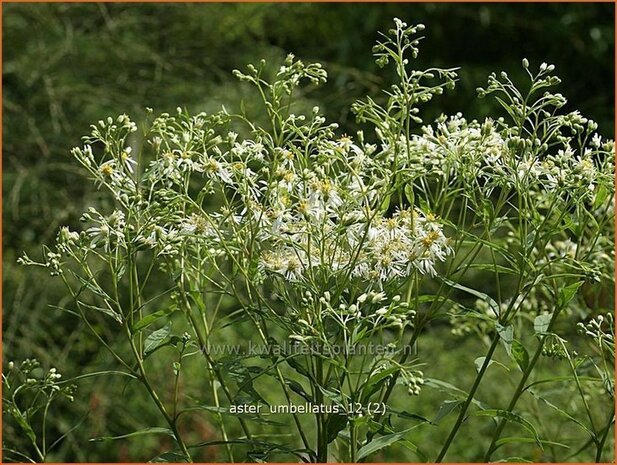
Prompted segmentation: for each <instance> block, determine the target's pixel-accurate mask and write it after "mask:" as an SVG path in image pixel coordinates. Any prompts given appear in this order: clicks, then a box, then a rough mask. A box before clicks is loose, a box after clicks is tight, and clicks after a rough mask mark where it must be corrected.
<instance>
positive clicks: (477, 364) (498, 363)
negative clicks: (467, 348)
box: [473, 357, 510, 372]
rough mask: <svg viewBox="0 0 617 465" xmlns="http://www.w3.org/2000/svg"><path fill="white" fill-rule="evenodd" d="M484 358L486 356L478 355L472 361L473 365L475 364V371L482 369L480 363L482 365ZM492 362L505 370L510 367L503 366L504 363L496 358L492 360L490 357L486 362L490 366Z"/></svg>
mask: <svg viewBox="0 0 617 465" xmlns="http://www.w3.org/2000/svg"><path fill="white" fill-rule="evenodd" d="M485 360H486V357H478V358H477V359H475V360H474V362H473V363H474V365H475V366H476V371H477V372H480V370H481V369H482V365H484V361H485ZM493 363H494V364H497V365H499V366H500V367H502V368H504V369H505V370H506V371H510V369H509V368H508V367H507V366H505V365H504V364H503V363H501V362H498V361H497V360H492V359H491V360H490V361H489V362H488V366H489V367H490V366H491V365H492V364H493ZM487 368H488V367H487Z"/></svg>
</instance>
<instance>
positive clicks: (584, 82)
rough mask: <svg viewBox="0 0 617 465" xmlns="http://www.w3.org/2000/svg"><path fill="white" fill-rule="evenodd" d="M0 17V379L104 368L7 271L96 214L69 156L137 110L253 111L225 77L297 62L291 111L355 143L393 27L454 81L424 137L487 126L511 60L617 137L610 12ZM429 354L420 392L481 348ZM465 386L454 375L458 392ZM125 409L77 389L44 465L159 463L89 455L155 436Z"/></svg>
mask: <svg viewBox="0 0 617 465" xmlns="http://www.w3.org/2000/svg"><path fill="white" fill-rule="evenodd" d="M3 10H4V14H3V18H2V20H3V43H4V44H5V47H4V50H3V77H2V78H3V102H2V104H3V112H4V113H3V115H4V118H3V128H2V129H3V149H4V152H3V173H2V175H3V183H2V189H3V199H4V204H3V224H4V228H3V231H2V234H3V244H4V250H3V260H4V261H3V269H4V273H3V278H2V279H3V295H4V301H3V309H4V311H3V327H4V333H3V338H4V339H3V341H4V363H5V364H6V363H7V362H8V361H9V360H13V359H15V360H21V359H24V358H26V357H37V358H39V360H41V361H42V362H43V365H44V366H46V367H49V366H57V367H58V369H59V370H60V371H61V372H62V373H64V374H65V375H66V376H68V377H72V376H77V375H79V374H81V373H83V372H92V371H96V370H101V369H105V368H109V367H111V366H113V362H112V361H111V360H109V358H108V356H107V355H105V354H103V353H101V352H100V350H99V347H98V346H97V344H95V343H94V342H93V341H92V340H91V339H89V338H88V337H87V336H84V332H83V331H82V330H83V328H80V327H75V321H76V320H75V319H74V318H73V317H72V316H70V315H68V314H65V313H62V312H59V311H57V310H54V309H53V308H50V305H52V306H54V305H55V306H62V305H65V304H67V302H66V296H65V293H64V289H63V287H62V286H61V285H60V284H59V283H58V282H56V281H54V280H51V279H50V278H49V277H48V276H46V275H45V273H43V272H34V271H33V270H32V269H23V268H20V267H18V266H17V265H16V264H15V261H16V258H17V257H18V256H19V255H20V254H21V253H22V252H23V251H27V252H28V253H30V254H32V255H34V256H36V255H37V251H38V250H39V247H40V244H42V243H48V242H50V241H51V240H52V239H53V238H54V236H55V234H56V231H57V229H58V227H59V226H61V225H65V224H66V225H73V226H76V223H77V222H78V218H79V216H80V214H81V212H82V211H83V210H84V209H85V207H86V206H87V205H92V204H94V205H100V204H101V202H102V201H101V199H100V198H99V194H98V193H97V192H96V190H94V189H93V187H92V186H91V185H90V184H89V183H88V182H86V180H85V179H84V178H83V173H82V172H81V171H80V170H79V169H78V168H77V166H76V164H74V163H73V162H72V160H71V158H70V155H69V149H70V148H71V147H73V146H75V145H78V144H79V143H80V136H81V135H83V134H85V133H86V132H87V130H88V126H89V124H91V123H93V122H96V121H97V120H99V119H101V118H103V117H106V116H108V115H117V114H120V113H127V114H130V115H131V116H132V117H133V118H134V119H135V120H138V121H139V119H140V118H141V117H143V115H144V114H145V107H152V108H154V110H155V112H162V111H172V110H173V109H175V108H176V107H178V106H181V107H186V108H187V109H188V110H189V111H192V112H195V111H202V110H205V111H214V110H217V109H219V108H220V106H221V105H225V107H226V108H228V109H230V110H237V109H239V107H240V102H241V101H242V100H245V101H246V103H247V108H248V110H249V111H255V110H253V109H252V107H251V106H250V99H251V94H250V93H249V92H248V91H247V89H246V88H245V87H244V86H243V85H241V84H240V83H239V82H236V80H235V79H234V78H233V77H232V76H231V71H232V70H233V69H234V68H243V67H244V66H245V65H246V64H247V63H251V62H256V61H258V60H259V59H260V58H265V59H266V60H267V61H268V63H269V65H270V66H271V69H272V70H276V69H277V68H278V65H279V64H280V62H281V61H282V59H283V58H284V56H285V55H286V54H287V53H288V52H293V53H294V54H295V55H296V56H298V57H299V58H301V59H303V60H305V61H319V62H321V63H323V64H324V65H325V67H326V69H327V70H328V73H329V83H328V84H327V85H326V86H324V87H323V88H321V89H319V90H317V91H315V92H313V93H311V94H309V95H306V96H303V99H304V102H305V104H306V106H307V107H308V108H310V106H312V105H314V104H317V105H319V106H320V107H321V108H322V109H323V110H324V111H325V113H326V115H327V116H328V117H329V119H331V120H334V121H338V122H339V123H340V124H341V132H347V133H353V132H354V131H356V130H357V129H358V127H357V125H356V123H355V122H354V119H353V115H351V114H350V112H349V106H350V104H351V103H352V102H353V100H354V99H356V98H359V97H362V96H364V95H366V94H370V95H372V96H373V97H376V98H378V97H379V89H380V88H381V87H382V86H384V85H385V84H387V83H388V81H389V79H390V76H388V75H387V74H386V73H384V72H382V71H381V70H380V69H379V68H378V67H377V66H376V65H375V63H374V62H373V58H372V55H371V47H372V45H373V43H374V41H375V39H376V38H377V31H379V30H385V29H386V28H389V27H390V25H391V21H392V18H393V17H395V16H396V17H400V18H401V19H403V20H405V21H407V22H409V23H418V22H421V23H424V24H426V25H427V30H426V39H425V40H424V41H423V43H422V46H421V54H420V58H419V64H418V66H419V67H425V66H443V67H452V66H460V67H461V71H460V83H459V85H458V87H457V89H456V90H455V91H453V92H449V93H448V94H447V95H444V96H442V97H441V98H440V99H439V100H436V101H435V102H434V103H433V104H431V105H429V108H428V110H427V113H426V114H425V115H424V116H425V121H426V122H429V121H430V120H432V119H433V118H435V117H436V116H438V115H439V113H440V112H443V113H446V114H452V113H456V112H458V111H462V112H463V113H464V114H465V115H466V116H467V117H469V118H472V117H473V118H481V117H483V116H485V115H487V114H496V113H497V114H498V112H499V110H498V109H496V108H495V107H494V104H493V102H492V101H489V100H478V99H477V98H476V95H475V88H476V87H478V86H482V85H484V84H485V82H486V76H487V75H488V74H489V73H490V72H493V71H501V70H505V71H507V72H508V74H509V75H510V76H511V77H512V78H513V79H514V80H517V79H521V78H522V77H523V74H522V73H523V69H522V67H521V65H520V63H521V58H522V57H527V58H528V59H529V60H530V62H531V63H532V64H535V65H536V66H537V65H538V64H539V63H540V62H543V61H546V62H549V63H554V64H555V65H556V67H557V71H558V74H559V75H560V77H561V78H562V81H563V83H562V85H561V89H560V91H561V92H562V93H563V94H564V95H565V96H566V97H567V98H568V99H569V101H570V109H574V108H576V109H580V110H581V112H582V113H583V114H584V115H585V116H587V117H590V118H592V119H594V120H596V121H597V122H598V123H599V125H600V132H601V133H602V134H604V135H606V136H608V137H613V135H614V134H613V133H614V105H613V102H614V94H613V92H614V84H613V83H614V67H613V64H614V59H613V58H614V23H613V21H614V5H612V4H516V5H515V4H430V3H427V4H424V3H421V4H420V3H419V4H308V3H306V4H305V3H301V4H300V3H299V4H268V3H265V4H164V3H163V4H102V3H101V4H62V3H59V4H6V5H4V7H3ZM254 116H255V118H259V114H257V113H256V114H255V115H254ZM230 331H231V333H230V334H229V337H236V338H239V337H242V334H238V332H241V331H243V330H242V329H238V330H237V331H236V333H233V330H232V329H230ZM437 331H447V329H437ZM435 339H436V340H435V347H426V348H425V347H422V348H421V350H426V351H427V352H428V351H433V352H434V353H435V354H436V355H435V359H434V360H435V366H436V367H437V368H436V369H435V372H433V373H431V369H430V367H429V368H427V369H426V370H425V372H426V373H427V374H428V375H429V376H431V375H433V376H434V375H436V373H438V370H444V369H448V368H447V367H450V368H449V369H450V370H451V371H453V372H456V371H457V370H458V369H459V368H458V365H457V361H459V360H465V359H468V358H469V357H468V356H465V353H464V352H465V351H469V352H471V353H473V354H477V353H479V347H480V343H479V342H478V341H474V340H472V339H471V338H470V339H469V340H465V341H463V342H462V343H461V344H460V345H457V346H456V347H447V346H443V344H444V343H445V342H443V340H442V339H441V338H439V337H437V338H435ZM448 341H449V342H448V343H451V341H452V339H448ZM453 351H456V353H455V354H454V355H453ZM199 369H200V368H199V367H196V370H199ZM77 370H79V371H77ZM472 375H473V372H471V373H470V372H469V371H468V370H462V371H461V376H460V380H459V382H460V384H461V385H465V384H466V383H469V382H470V380H471V377H472ZM495 382H496V384H497V385H498V384H499V379H495ZM488 385H490V384H489V383H487V386H488ZM484 389H486V387H485V388H484ZM497 391H498V390H497ZM135 394H136V391H135V390H134V389H133V386H125V385H124V383H123V382H121V381H119V380H115V379H104V380H102V381H101V380H99V379H97V380H94V381H92V380H90V381H84V382H82V383H81V384H80V386H79V391H78V394H77V396H76V397H77V398H76V401H75V403H73V404H63V405H62V406H61V407H62V408H61V410H59V411H58V412H57V415H55V416H54V424H53V428H54V430H55V431H57V432H61V433H60V434H62V433H63V432H66V431H68V429H69V428H70V427H72V426H74V425H75V424H76V423H78V422H79V421H80V419H82V418H84V417H87V418H86V419H85V422H84V425H83V427H81V428H78V429H76V430H75V431H73V432H71V433H70V434H69V435H68V437H67V440H66V441H65V442H64V443H63V444H62V446H61V447H60V448H59V449H58V450H57V455H55V456H53V459H54V460H57V461H90V462H94V461H131V460H141V461H143V460H147V459H148V458H149V457H151V456H152V455H155V453H156V451H157V450H158V449H159V447H160V446H159V445H158V442H157V441H156V440H155V439H152V438H148V439H144V438H145V437H142V438H136V439H134V440H127V441H123V442H122V443H119V445H118V447H109V445H108V444H105V443H92V442H91V443H88V442H87V441H88V438H91V437H93V436H97V435H101V434H122V433H123V432H126V431H131V430H134V429H138V428H139V427H143V426H144V425H152V424H157V422H158V421H159V419H158V418H157V416H156V414H155V413H154V412H152V411H151V409H149V408H147V406H146V405H144V404H145V402H146V401H145V399H141V397H140V396H139V395H135ZM434 395H435V396H437V397H439V393H436V394H434ZM481 395H485V396H493V397H494V396H497V397H499V393H498V392H486V391H484V392H483V393H482V394H481ZM429 398H430V395H429V397H427V401H428V400H429ZM126 399H130V402H129V401H127V400H126ZM428 404H430V402H428V403H427V405H428ZM420 413H422V414H426V415H429V414H430V412H420ZM474 421H476V420H474ZM11 428H12V427H11V425H10V424H9V425H7V426H6V427H5V431H4V436H5V438H6V437H9V438H10V437H14V436H18V434H19V433H18V432H17V430H14V429H11ZM186 428H187V429H188V430H191V428H192V429H193V430H194V431H195V436H196V437H198V438H202V439H203V437H204V436H208V434H210V433H209V431H212V427H211V425H209V424H208V423H207V422H205V421H204V423H202V424H193V425H186ZM444 431H445V429H444ZM467 431H473V429H472V428H468V429H467ZM443 439H444V438H440V437H434V438H433V439H432V440H434V441H436V444H440V443H441V442H443ZM430 440H431V438H430V437H429V436H427V437H426V438H424V442H426V441H430ZM458 442H459V446H458V447H459V449H458V450H454V449H453V451H452V455H453V456H455V455H456V456H458V457H461V458H463V459H465V460H477V459H478V457H479V456H478V455H477V454H478V453H479V452H478V450H480V451H481V450H482V447H479V449H476V448H475V446H474V444H475V443H474V439H473V438H470V437H467V438H465V437H460V438H459V441H458ZM470 443H471V444H472V445H470V446H464V444H470ZM403 452H404V451H401V454H403ZM148 454H150V455H148ZM216 458H217V457H216V456H204V457H203V459H204V460H208V459H210V460H213V459H216ZM391 459H399V460H409V459H410V458H409V457H408V456H406V455H404V454H403V455H400V456H398V455H396V454H395V455H394V456H392V457H391ZM412 459H415V458H413V457H412ZM578 459H579V460H581V461H585V460H586V459H589V460H590V459H591V458H589V457H586V456H584V457H578Z"/></svg>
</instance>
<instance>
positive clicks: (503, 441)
mask: <svg viewBox="0 0 617 465" xmlns="http://www.w3.org/2000/svg"><path fill="white" fill-rule="evenodd" d="M513 442H517V443H520V442H522V443H535V442H536V440H535V439H534V438H515V437H512V438H501V439H499V440H498V441H496V442H495V445H496V446H497V447H496V448H498V447H500V446H503V445H504V444H510V443H513ZM541 442H542V444H544V445H547V446H555V447H564V448H566V449H569V448H570V446H568V445H566V444H562V443H560V442H553V441H544V440H542V441H541Z"/></svg>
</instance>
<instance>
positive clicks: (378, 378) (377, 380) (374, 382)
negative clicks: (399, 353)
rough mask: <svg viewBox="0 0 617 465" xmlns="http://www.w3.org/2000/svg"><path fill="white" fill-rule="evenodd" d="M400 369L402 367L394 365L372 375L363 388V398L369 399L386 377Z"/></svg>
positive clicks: (364, 399)
mask: <svg viewBox="0 0 617 465" xmlns="http://www.w3.org/2000/svg"><path fill="white" fill-rule="evenodd" d="M398 371H400V368H399V367H397V366H394V367H390V368H387V369H385V370H383V371H380V372H379V373H375V374H374V375H372V376H371V377H370V378H369V379H368V380H367V381H366V383H365V384H364V387H363V388H362V400H363V401H365V402H366V401H368V400H369V399H370V397H371V396H372V395H373V394H374V393H375V392H377V391H378V390H379V388H380V387H381V386H382V385H383V383H384V382H385V381H386V379H388V377H390V376H391V375H393V374H394V373H396V372H398Z"/></svg>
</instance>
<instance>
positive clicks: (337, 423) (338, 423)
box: [326, 413, 347, 444]
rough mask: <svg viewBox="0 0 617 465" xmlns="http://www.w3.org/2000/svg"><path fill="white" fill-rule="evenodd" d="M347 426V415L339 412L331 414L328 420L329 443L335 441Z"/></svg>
mask: <svg viewBox="0 0 617 465" xmlns="http://www.w3.org/2000/svg"><path fill="white" fill-rule="evenodd" d="M346 426H347V416H345V415H339V414H335V413H333V414H331V415H330V416H329V417H328V420H327V422H326V431H327V432H328V444H330V443H331V442H332V441H334V440H335V439H336V438H337V437H338V434H339V433H340V432H341V431H342V430H343V429H344V428H345V427H346Z"/></svg>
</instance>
